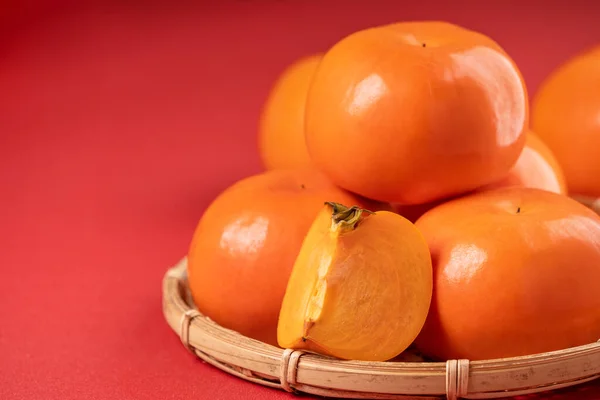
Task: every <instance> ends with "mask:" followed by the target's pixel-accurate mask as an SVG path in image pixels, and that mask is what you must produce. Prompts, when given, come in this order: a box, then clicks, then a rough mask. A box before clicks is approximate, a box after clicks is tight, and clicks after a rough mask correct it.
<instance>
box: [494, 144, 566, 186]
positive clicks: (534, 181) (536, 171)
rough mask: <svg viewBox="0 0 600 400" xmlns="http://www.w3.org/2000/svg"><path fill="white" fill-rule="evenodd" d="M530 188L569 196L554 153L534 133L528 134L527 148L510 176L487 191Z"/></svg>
mask: <svg viewBox="0 0 600 400" xmlns="http://www.w3.org/2000/svg"><path fill="white" fill-rule="evenodd" d="M510 186H518V187H528V188H533V189H542V190H547V191H549V192H554V193H559V194H567V193H568V189H567V183H566V181H565V176H564V173H563V170H562V167H561V166H560V164H559V163H558V161H557V160H556V157H555V156H554V154H553V153H552V151H551V150H550V149H549V148H548V146H546V145H545V144H544V142H543V141H542V140H541V139H540V138H539V137H537V136H536V135H535V134H533V133H532V132H529V133H528V134H527V141H526V143H525V147H524V148H523V151H522V152H521V155H520V156H519V159H518V160H517V163H516V164H515V165H514V166H513V167H512V168H511V170H510V172H509V173H508V175H507V176H506V177H505V178H504V179H502V180H500V181H499V182H496V183H493V184H491V185H488V186H486V187H485V188H484V189H485V190H490V189H495V188H501V187H510Z"/></svg>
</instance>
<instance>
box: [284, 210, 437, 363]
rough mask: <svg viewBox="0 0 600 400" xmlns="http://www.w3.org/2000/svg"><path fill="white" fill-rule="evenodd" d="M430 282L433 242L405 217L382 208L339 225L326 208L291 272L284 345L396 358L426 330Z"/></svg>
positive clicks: (364, 357) (345, 355) (345, 356)
mask: <svg viewBox="0 0 600 400" xmlns="http://www.w3.org/2000/svg"><path fill="white" fill-rule="evenodd" d="M432 285H433V283H432V267H431V256H430V254H429V249H428V248H427V243H426V242H425V239H424V238H423V235H421V233H420V232H419V231H418V230H417V229H416V228H415V226H414V225H413V224H412V223H411V222H409V221H408V220H407V219H405V218H403V217H401V216H399V215H397V214H395V213H392V212H389V211H379V212H376V213H374V214H366V213H363V214H362V217H361V219H360V221H359V222H358V224H357V225H356V226H355V227H348V226H341V227H340V225H336V224H335V223H332V211H331V209H330V208H328V207H325V209H324V210H323V211H322V212H321V213H319V215H318V216H317V218H316V219H315V222H314V223H313V225H312V227H311V229H310V230H309V232H308V234H307V236H306V238H305V241H304V243H303V245H302V248H301V250H300V253H299V255H298V258H297V259H296V262H295V265H294V268H293V271H292V275H291V276H290V279H289V282H288V287H287V290H286V293H285V297H284V301H283V303H282V307H281V312H280V316H279V325H278V341H279V344H280V346H281V347H284V348H293V349H302V350H309V351H313V352H317V353H320V354H325V355H330V356H333V357H337V358H341V359H349V360H363V361H386V360H389V359H392V358H393V357H395V356H397V355H398V354H400V353H401V352H403V351H404V350H406V348H408V346H409V345H410V344H411V343H412V342H413V341H414V339H415V337H416V336H417V335H418V333H419V331H420V330H421V328H422V326H423V324H424V322H425V318H426V317H427V312H428V310H429V305H430V302H431V296H432Z"/></svg>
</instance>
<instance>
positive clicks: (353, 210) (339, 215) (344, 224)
mask: <svg viewBox="0 0 600 400" xmlns="http://www.w3.org/2000/svg"><path fill="white" fill-rule="evenodd" d="M325 204H326V205H328V206H330V207H331V208H332V214H331V228H332V229H333V230H336V229H339V228H343V229H347V230H352V229H355V228H356V225H357V224H358V222H359V221H360V219H361V216H362V214H363V213H366V214H373V212H372V211H369V210H366V209H364V208H360V207H358V206H352V207H346V206H345V205H343V204H340V203H334V202H331V201H326V202H325Z"/></svg>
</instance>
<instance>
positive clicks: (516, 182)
mask: <svg viewBox="0 0 600 400" xmlns="http://www.w3.org/2000/svg"><path fill="white" fill-rule="evenodd" d="M503 187H525V188H532V189H541V190H547V191H549V192H554V193H559V194H565V195H566V194H567V192H568V191H567V184H566V181H565V177H564V174H563V172H562V168H561V166H560V165H559V164H558V161H557V160H556V158H555V157H554V155H553V154H552V152H551V151H550V149H549V148H548V146H546V145H545V144H544V142H542V141H541V140H540V138H538V137H537V136H536V135H535V134H533V133H532V132H531V131H529V132H528V133H527V141H526V142H525V147H524V148H523V151H522V152H521V155H520V156H519V159H518V160H517V163H516V164H515V165H514V166H513V167H512V168H511V169H510V171H509V173H508V175H507V176H506V177H504V178H503V179H502V180H500V181H498V182H496V183H492V184H490V185H486V186H484V187H481V188H478V189H476V190H475V191H472V192H469V193H464V194H463V195H469V194H472V193H474V192H481V191H487V190H493V189H499V188H503ZM463 195H461V196H463ZM461 196H455V197H452V198H446V199H440V200H436V201H434V202H430V203H425V204H414V205H403V204H393V205H392V207H393V209H394V212H396V213H398V214H400V215H402V216H403V217H405V218H407V219H408V220H409V221H411V222H413V223H414V222H416V221H417V220H418V219H419V218H420V217H421V216H422V215H423V214H425V213H426V212H427V211H429V210H431V209H432V208H434V207H436V206H438V205H440V204H443V203H445V202H447V201H450V200H453V199H456V198H458V197H461Z"/></svg>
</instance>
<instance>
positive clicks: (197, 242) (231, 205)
mask: <svg viewBox="0 0 600 400" xmlns="http://www.w3.org/2000/svg"><path fill="white" fill-rule="evenodd" d="M325 201H339V202H345V203H348V204H357V205H361V206H364V207H373V208H375V209H377V207H378V206H377V205H375V204H373V203H370V202H368V201H366V200H363V199H360V198H358V197H357V196H354V195H352V194H350V193H348V192H346V191H344V190H342V189H339V188H338V187H336V186H334V185H333V184H332V183H331V182H330V181H329V180H328V179H327V178H325V177H324V176H323V175H322V174H320V173H319V172H316V171H314V170H309V169H297V170H275V171H267V172H265V173H262V174H259V175H254V176H251V177H249V178H246V179H243V180H241V181H239V182H237V183H235V184H234V185H232V186H231V187H229V188H228V189H226V190H225V191H224V192H223V193H221V194H220V195H219V196H218V197H217V198H216V199H215V200H214V201H213V202H212V204H211V205H210V206H209V207H208V208H207V209H206V211H205V212H204V214H203V216H202V218H201V220H200V221H199V223H198V226H197V227H196V230H195V232H194V235H193V238H192V241H191V244H190V248H189V252H188V281H189V286H190V291H191V293H192V297H193V299H194V302H195V304H196V306H197V307H198V309H199V310H200V311H201V312H202V313H204V314H205V315H207V316H208V317H210V318H211V319H213V320H214V321H215V322H217V323H218V324H220V325H222V326H224V327H226V328H229V329H233V330H235V331H238V332H239V333H241V334H243V335H246V336H249V337H251V338H254V339H257V340H261V341H264V342H266V343H270V344H273V345H277V319H278V315H279V309H280V307H281V301H282V299H283V295H284V293H285V288H286V285H287V281H288V278H289V275H290V272H291V269H292V266H293V264H294V260H295V258H296V256H297V254H298V251H299V250H300V246H301V244H302V240H303V239H304V236H305V235H306V232H307V231H308V229H309V228H310V225H311V223H312V221H313V220H314V218H315V216H316V215H317V213H318V212H319V211H320V210H321V208H322V207H323V204H324V202H325Z"/></svg>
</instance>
